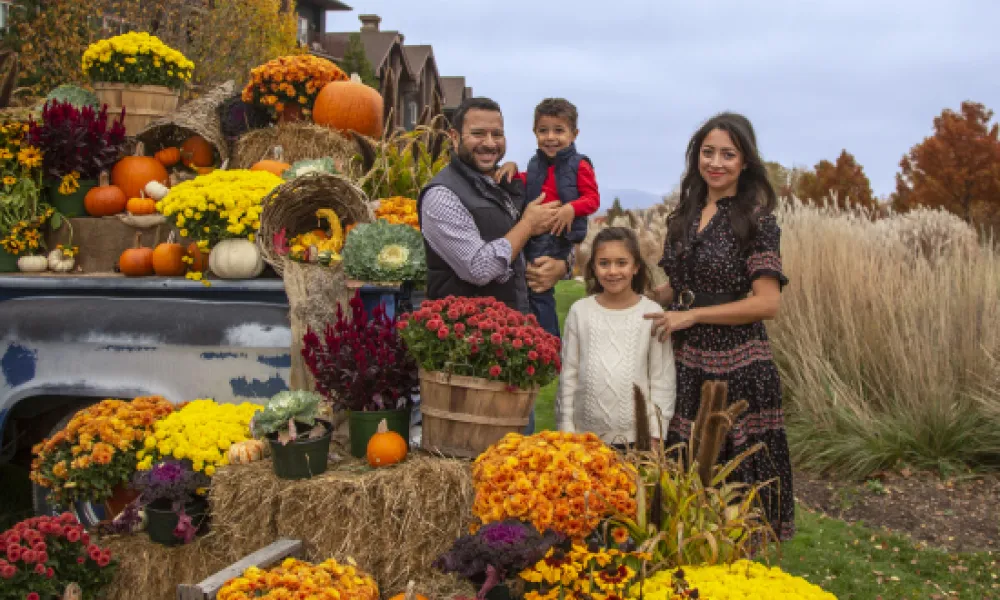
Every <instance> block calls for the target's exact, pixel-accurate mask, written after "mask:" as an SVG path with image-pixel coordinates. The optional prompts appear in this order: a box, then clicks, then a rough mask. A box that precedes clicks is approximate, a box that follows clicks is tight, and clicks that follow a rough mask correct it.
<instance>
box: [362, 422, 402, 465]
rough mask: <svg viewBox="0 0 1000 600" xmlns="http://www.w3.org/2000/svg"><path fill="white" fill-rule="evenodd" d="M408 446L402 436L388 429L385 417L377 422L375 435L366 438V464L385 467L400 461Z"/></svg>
mask: <svg viewBox="0 0 1000 600" xmlns="http://www.w3.org/2000/svg"><path fill="white" fill-rule="evenodd" d="M408 450H409V446H408V445H407V443H406V440H404V439H403V436H401V435H399V434H398V433H396V432H395V431H389V426H388V424H387V423H386V420H385V419H382V421H381V422H379V424H378V429H377V430H376V432H375V435H373V436H372V437H371V439H369V440H368V448H367V452H366V453H365V454H366V456H367V458H368V464H369V465H371V466H373V467H386V466H389V465H394V464H396V463H398V462H401V461H402V460H403V459H404V458H406V453H407V451H408Z"/></svg>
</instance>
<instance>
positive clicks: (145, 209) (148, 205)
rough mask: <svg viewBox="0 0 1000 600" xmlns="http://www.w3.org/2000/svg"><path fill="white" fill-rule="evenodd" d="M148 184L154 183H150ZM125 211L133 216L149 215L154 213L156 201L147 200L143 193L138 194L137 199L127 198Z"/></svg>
mask: <svg viewBox="0 0 1000 600" xmlns="http://www.w3.org/2000/svg"><path fill="white" fill-rule="evenodd" d="M150 183H156V182H155V181H151V182H150ZM125 210H127V211H128V212H130V213H132V214H133V215H151V214H154V213H156V200H153V199H152V198H147V197H146V193H145V192H139V197H138V198H129V199H128V204H126V205H125Z"/></svg>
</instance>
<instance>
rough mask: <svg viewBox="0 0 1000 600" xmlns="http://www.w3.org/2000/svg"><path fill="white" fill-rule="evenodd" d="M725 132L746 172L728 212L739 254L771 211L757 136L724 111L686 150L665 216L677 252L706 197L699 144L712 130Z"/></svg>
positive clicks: (746, 122) (744, 120)
mask: <svg viewBox="0 0 1000 600" xmlns="http://www.w3.org/2000/svg"><path fill="white" fill-rule="evenodd" d="M716 129H718V130H720V131H725V132H726V133H728V134H729V137H730V138H732V140H733V143H734V144H735V145H736V149H737V150H739V151H740V153H741V154H742V155H743V164H744V165H745V167H746V168H745V169H744V170H743V171H741V172H740V176H739V180H738V183H737V187H736V198H734V199H733V203H732V208H731V210H730V220H731V222H732V226H733V232H734V233H735V234H736V240H737V243H738V244H739V246H740V251H741V252H745V251H746V250H747V248H749V246H750V242H751V241H752V240H753V238H754V236H755V235H756V234H757V218H758V217H759V216H760V215H762V214H768V213H770V212H771V211H773V210H774V206H775V204H776V203H777V195H776V194H775V193H774V188H773V187H772V186H771V182H770V181H768V179H767V170H766V169H765V168H764V161H763V160H761V158H760V154H759V153H758V151H757V135H756V134H755V133H754V130H753V125H751V124H750V121H749V120H748V119H747V118H746V117H744V116H743V115H739V114H736V113H730V112H724V113H720V114H718V115H715V116H714V117H712V118H711V119H709V120H708V121H706V122H705V124H704V125H702V126H701V128H700V129H698V131H696V132H695V134H694V136H693V137H692V138H691V141H690V142H688V147H687V154H686V157H687V167H686V169H685V171H684V178H683V179H682V180H681V197H680V202H679V203H678V204H677V208H675V209H674V210H673V212H671V213H670V216H669V217H667V239H668V240H669V243H670V244H671V245H672V246H673V247H674V250H675V251H679V250H680V249H681V248H683V247H684V246H685V245H686V244H687V242H688V236H689V235H690V232H691V227H692V224H693V223H695V222H698V221H699V220H700V219H701V207H702V203H703V202H705V200H706V199H707V198H708V185H707V184H706V183H705V180H704V179H703V178H702V176H701V172H700V171H699V169H698V161H699V160H700V158H701V145H702V143H704V142H705V138H706V137H708V134H709V133H711V132H712V131H714V130H716Z"/></svg>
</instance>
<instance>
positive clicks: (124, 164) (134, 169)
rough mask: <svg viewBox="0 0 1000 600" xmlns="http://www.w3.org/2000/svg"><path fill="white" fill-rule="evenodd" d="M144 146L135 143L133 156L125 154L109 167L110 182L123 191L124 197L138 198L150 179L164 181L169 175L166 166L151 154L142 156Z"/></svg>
mask: <svg viewBox="0 0 1000 600" xmlns="http://www.w3.org/2000/svg"><path fill="white" fill-rule="evenodd" d="M145 150H146V149H145V147H144V146H143V143H142V142H139V143H138V144H136V147H135V156H126V157H125V158H123V159H121V160H120V161H118V162H117V163H116V164H115V167H114V168H113V169H111V183H113V184H115V185H117V186H118V187H120V188H121V189H122V191H123V192H125V197H126V198H139V197H140V195H141V193H142V191H143V189H144V188H145V187H146V184H147V183H149V182H150V181H159V182H160V183H165V182H166V181H167V179H169V178H170V175H169V174H168V173H167V168H166V167H164V166H163V164H162V163H161V162H160V161H158V160H156V159H155V158H153V157H152V156H143V153H144V152H145Z"/></svg>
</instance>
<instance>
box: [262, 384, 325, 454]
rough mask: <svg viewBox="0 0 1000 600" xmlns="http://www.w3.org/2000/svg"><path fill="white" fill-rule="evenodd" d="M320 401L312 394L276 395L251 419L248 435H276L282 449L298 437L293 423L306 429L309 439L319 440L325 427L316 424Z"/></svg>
mask: <svg viewBox="0 0 1000 600" xmlns="http://www.w3.org/2000/svg"><path fill="white" fill-rule="evenodd" d="M322 400H323V397H322V396H320V395H319V394H317V393H315V392H306V391H302V390H297V391H284V392H278V393H277V394H275V395H274V397H273V398H271V399H270V400H268V402H267V405H266V406H265V407H264V410H262V411H260V412H258V413H256V414H255V415H254V416H253V419H252V420H251V421H250V431H251V432H252V433H253V435H254V436H255V437H264V436H266V435H270V434H273V433H277V434H278V441H280V442H281V443H282V445H284V444H287V443H288V442H290V441H294V440H295V439H297V438H298V437H299V433H298V431H297V428H296V426H295V424H296V423H300V424H302V425H306V426H308V427H310V428H311V430H310V431H309V436H310V437H311V438H315V437H319V436H322V435H324V434H325V433H326V425H325V424H324V423H317V422H316V418H317V417H318V416H319V413H320V403H321V402H322Z"/></svg>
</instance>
